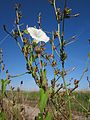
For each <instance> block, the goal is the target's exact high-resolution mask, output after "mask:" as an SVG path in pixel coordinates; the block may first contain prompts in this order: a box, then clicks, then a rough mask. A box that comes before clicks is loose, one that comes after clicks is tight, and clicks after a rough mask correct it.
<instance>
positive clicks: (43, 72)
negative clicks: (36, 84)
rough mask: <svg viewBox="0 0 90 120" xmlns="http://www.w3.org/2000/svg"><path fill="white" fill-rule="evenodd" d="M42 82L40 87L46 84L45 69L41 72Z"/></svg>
mask: <svg viewBox="0 0 90 120" xmlns="http://www.w3.org/2000/svg"><path fill="white" fill-rule="evenodd" d="M42 80H43V81H42V85H43V86H45V85H46V84H47V78H46V69H44V70H42Z"/></svg>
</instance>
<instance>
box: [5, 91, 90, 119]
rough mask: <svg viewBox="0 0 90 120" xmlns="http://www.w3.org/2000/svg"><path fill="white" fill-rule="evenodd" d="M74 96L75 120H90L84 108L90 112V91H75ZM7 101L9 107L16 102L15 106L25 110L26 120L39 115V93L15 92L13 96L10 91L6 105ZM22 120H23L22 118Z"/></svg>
mask: <svg viewBox="0 0 90 120" xmlns="http://www.w3.org/2000/svg"><path fill="white" fill-rule="evenodd" d="M12 95H13V96H12ZM73 96H74V98H75V99H74V100H72V101H71V108H72V111H73V112H72V114H73V116H74V117H73V120H90V116H89V115H87V113H86V112H85V110H84V108H83V107H85V108H87V109H88V111H90V91H75V92H74V93H73ZM7 101H8V102H9V105H10V103H11V101H13V102H14V101H15V105H16V106H20V109H21V108H22V109H23V110H24V117H25V120H34V119H35V116H36V115H38V113H39V109H38V101H39V92H35V91H33V92H28V91H14V92H13V94H11V92H10V91H7V98H5V100H4V104H5V105H6V104H7ZM81 104H82V105H83V107H82V106H81ZM4 107H5V106H4ZM9 107H10V106H9ZM8 109H10V108H8ZM17 111H19V109H16V110H15V111H14V112H15V113H14V114H15V116H17V118H18V112H17ZM19 112H20V111H19ZM8 114H10V113H8ZM19 119H20V116H19ZM20 120H22V118H21V119H20Z"/></svg>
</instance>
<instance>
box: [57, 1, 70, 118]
mask: <svg viewBox="0 0 90 120" xmlns="http://www.w3.org/2000/svg"><path fill="white" fill-rule="evenodd" d="M65 8H66V0H65V5H64V9H65ZM58 39H59V42H60V51H61V54H63V52H64V44H63V41H64V12H63V15H62V35H61V39H60V23H58ZM61 57H62V56H61ZM61 61H62V79H63V83H64V87H65V90H66V94H67V99H68V108H69V120H72V112H71V101H70V96H69V91H68V89H67V85H66V81H65V77H64V72H65V69H64V59H62V60H61Z"/></svg>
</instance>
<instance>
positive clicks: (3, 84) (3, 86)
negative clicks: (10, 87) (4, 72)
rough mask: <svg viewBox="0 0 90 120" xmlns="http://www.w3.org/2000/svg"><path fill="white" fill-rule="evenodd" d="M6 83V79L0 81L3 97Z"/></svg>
mask: <svg viewBox="0 0 90 120" xmlns="http://www.w3.org/2000/svg"><path fill="white" fill-rule="evenodd" d="M8 83H9V80H8V79H6V80H3V79H1V84H2V94H3V95H4V93H5V91H6V86H7V84H8Z"/></svg>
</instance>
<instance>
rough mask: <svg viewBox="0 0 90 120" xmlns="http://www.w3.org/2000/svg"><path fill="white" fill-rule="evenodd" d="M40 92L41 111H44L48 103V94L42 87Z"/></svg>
mask: <svg viewBox="0 0 90 120" xmlns="http://www.w3.org/2000/svg"><path fill="white" fill-rule="evenodd" d="M39 94H40V100H39V109H40V112H41V113H42V112H43V110H44V108H45V107H46V104H47V100H48V94H47V92H45V91H44V90H43V88H40V93H39Z"/></svg>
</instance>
